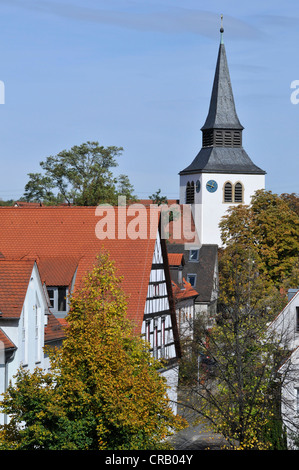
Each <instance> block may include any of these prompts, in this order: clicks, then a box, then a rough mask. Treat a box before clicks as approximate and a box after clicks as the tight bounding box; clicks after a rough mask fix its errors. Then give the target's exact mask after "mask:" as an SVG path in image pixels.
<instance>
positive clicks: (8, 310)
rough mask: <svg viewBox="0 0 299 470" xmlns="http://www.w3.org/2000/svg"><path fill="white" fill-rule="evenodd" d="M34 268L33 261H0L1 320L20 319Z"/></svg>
mask: <svg viewBox="0 0 299 470" xmlns="http://www.w3.org/2000/svg"><path fill="white" fill-rule="evenodd" d="M33 266H34V261H33V260H18V261H16V260H6V259H3V258H1V259H0V312H1V314H2V315H0V318H19V317H20V315H21V312H22V308H23V304H24V300H25V296H26V292H27V288H28V284H29V281H30V276H31V273H32V270H33Z"/></svg>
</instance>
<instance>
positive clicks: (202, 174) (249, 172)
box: [180, 26, 266, 246]
mask: <svg viewBox="0 0 299 470" xmlns="http://www.w3.org/2000/svg"><path fill="white" fill-rule="evenodd" d="M223 32H224V30H223V27H222V26H221V29H220V33H221V41H220V45H219V52H218V58H217V64H216V71H215V77H214V83H213V89H212V95H211V101H210V108H209V112H208V116H207V119H206V121H205V123H204V125H203V127H202V128H201V130H202V148H201V150H200V152H199V153H198V155H197V156H196V157H195V159H194V160H193V162H192V163H191V164H190V165H189V166H187V167H186V168H185V169H184V170H182V171H181V172H180V203H181V204H191V207H192V212H193V216H194V219H195V224H196V227H197V231H198V236H199V240H200V243H201V244H216V245H219V246H221V244H222V243H221V238H220V229H219V222H220V220H221V218H222V217H223V215H224V214H225V213H226V211H227V209H228V207H229V206H232V205H236V204H242V203H243V204H250V201H251V197H252V196H253V194H254V193H255V191H256V190H258V189H264V188H265V174H266V172H265V171H264V170H262V169H261V168H259V167H257V166H256V165H255V164H254V163H253V162H252V160H251V159H250V158H249V156H248V155H247V153H246V152H245V150H244V148H243V146H242V132H243V129H244V127H243V126H242V125H241V123H240V121H239V118H238V116H237V113H236V109H235V102H234V97H233V92H232V86H231V81H230V75H229V69H228V64H227V59H226V52H225V47H224V43H223Z"/></svg>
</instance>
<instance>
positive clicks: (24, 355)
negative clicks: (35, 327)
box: [22, 307, 28, 365]
mask: <svg viewBox="0 0 299 470" xmlns="http://www.w3.org/2000/svg"><path fill="white" fill-rule="evenodd" d="M22 363H23V365H25V364H28V330H27V309H26V308H24V307H23V311H22Z"/></svg>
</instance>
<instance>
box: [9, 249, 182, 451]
mask: <svg viewBox="0 0 299 470" xmlns="http://www.w3.org/2000/svg"><path fill="white" fill-rule="evenodd" d="M120 283H121V280H120V279H119V278H118V277H117V276H116V274H115V267H114V265H113V262H112V261H111V260H110V259H109V256H108V254H105V253H104V254H101V255H100V257H99V260H98V263H97V265H96V266H95V267H94V269H93V270H92V271H91V272H90V273H88V274H87V276H86V278H85V280H84V282H83V285H82V286H81V288H80V289H78V290H77V291H76V292H75V293H74V294H73V296H72V297H71V300H70V302H71V306H70V311H69V313H68V316H67V321H68V329H67V337H66V340H65V341H64V343H63V346H62V348H60V349H55V350H52V351H49V354H50V356H51V365H52V370H51V372H49V373H47V374H45V373H43V372H42V371H41V370H40V369H36V370H35V372H34V373H32V374H30V373H29V372H28V371H25V370H23V369H21V370H20V371H19V372H18V374H17V377H16V381H15V384H14V385H10V386H9V388H8V390H7V392H6V394H5V398H4V400H3V403H2V408H3V411H4V412H6V413H8V414H9V415H10V417H11V420H10V423H9V425H7V426H4V428H3V429H2V433H1V439H0V443H2V448H13V449H90V450H97V449H98V450H101V449H107V450H125V449H156V448H161V447H163V439H165V437H166V436H167V435H169V433H171V431H172V430H174V429H180V427H181V426H182V421H181V420H180V418H179V417H177V416H175V415H174V414H173V412H172V410H171V407H170V403H169V400H168V398H167V386H166V383H165V381H164V379H163V378H162V376H161V375H160V374H159V373H158V371H157V369H158V367H161V364H160V363H158V362H157V361H156V360H155V359H154V358H153V357H152V356H151V354H150V352H149V349H148V347H147V345H146V343H145V342H144V341H143V339H141V338H140V337H139V336H136V335H134V334H133V329H132V325H131V323H130V322H129V320H128V319H127V316H126V308H127V299H126V297H125V295H124V293H123V291H122V289H121V284H120Z"/></svg>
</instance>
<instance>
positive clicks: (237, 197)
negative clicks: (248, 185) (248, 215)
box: [234, 183, 243, 202]
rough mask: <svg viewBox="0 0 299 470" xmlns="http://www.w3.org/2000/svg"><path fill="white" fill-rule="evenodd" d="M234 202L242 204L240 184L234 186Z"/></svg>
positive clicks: (241, 187)
mask: <svg viewBox="0 0 299 470" xmlns="http://www.w3.org/2000/svg"><path fill="white" fill-rule="evenodd" d="M234 202H243V186H242V184H241V183H236V184H235V201H234Z"/></svg>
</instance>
